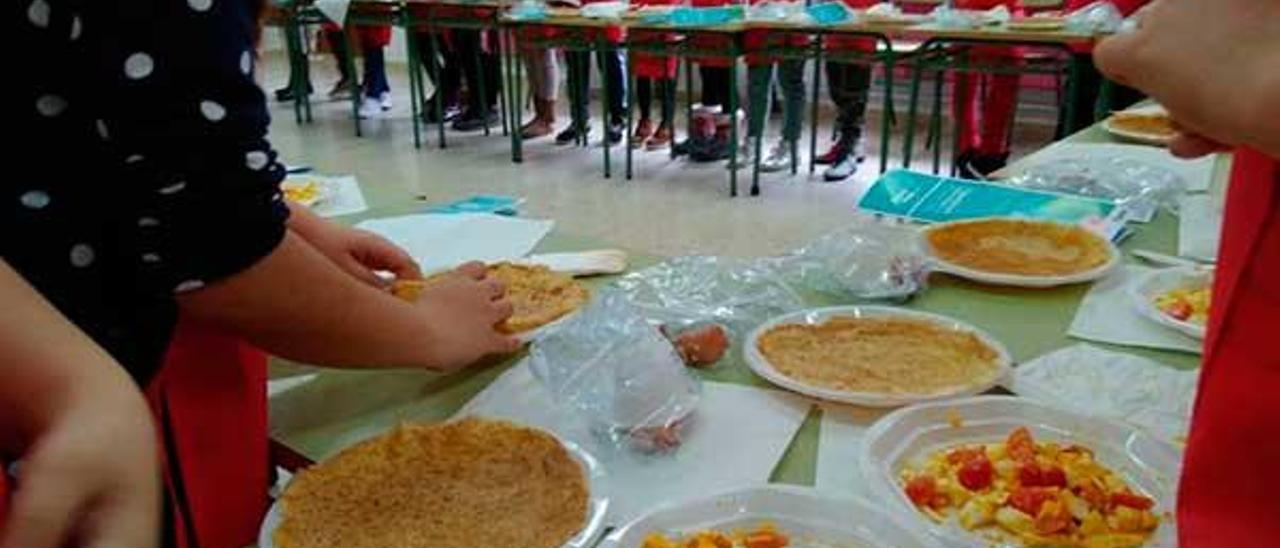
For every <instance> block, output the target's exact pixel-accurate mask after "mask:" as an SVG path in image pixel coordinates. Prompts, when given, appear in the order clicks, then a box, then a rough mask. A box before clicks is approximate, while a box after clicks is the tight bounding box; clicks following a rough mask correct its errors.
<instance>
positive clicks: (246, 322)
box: [178, 231, 436, 367]
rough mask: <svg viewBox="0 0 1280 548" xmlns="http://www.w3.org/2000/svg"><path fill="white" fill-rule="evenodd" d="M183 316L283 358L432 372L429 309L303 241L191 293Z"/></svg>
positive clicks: (292, 237)
mask: <svg viewBox="0 0 1280 548" xmlns="http://www.w3.org/2000/svg"><path fill="white" fill-rule="evenodd" d="M178 301H179V305H180V307H181V310H182V313H183V314H184V315H185V316H189V317H192V318H195V319H198V320H201V321H205V322H209V323H212V324H214V325H218V326H221V327H224V328H226V329H228V330H231V331H233V332H236V333H239V334H241V335H242V336H244V337H245V338H246V339H248V340H249V341H251V342H253V343H254V344H256V345H258V346H260V347H262V348H264V349H266V350H269V351H271V352H272V353H275V354H277V355H280V356H283V357H286V358H289V359H294V360H298V361H303V362H307V363H315V364H319V365H327V366H334V367H432V366H434V365H435V360H434V357H433V352H432V350H433V348H434V346H435V344H436V343H435V342H433V336H432V333H430V332H429V330H428V329H427V328H426V327H425V324H424V322H423V321H422V320H421V317H420V315H421V311H420V310H419V309H418V308H417V307H415V306H413V305H410V304H408V303H405V302H402V301H400V300H399V299H396V298H395V297H392V296H391V295H389V294H387V293H386V292H383V291H379V290H378V289H375V288H372V287H370V286H368V285H365V284H363V283H361V282H360V281H358V280H356V279H355V278H353V277H351V276H350V275H348V274H346V273H345V272H343V271H342V270H341V269H340V268H339V267H338V266H336V265H335V264H334V263H333V262H332V261H330V260H328V259H327V258H325V257H324V256H323V255H321V254H320V253H319V252H317V251H316V250H315V249H313V248H312V247H311V246H310V245H309V244H307V243H306V242H305V241H304V240H303V238H301V237H300V236H299V235H297V234H294V233H292V231H291V232H290V233H289V234H287V235H286V236H285V238H284V240H283V241H282V242H281V243H280V245H279V247H277V248H276V250H275V251H274V252H272V253H271V254H270V255H268V256H267V257H265V258H263V259H262V260H261V261H259V262H258V263H256V264H254V265H253V266H252V267H250V268H249V269H247V270H245V271H243V272H241V273H239V274H237V275H234V276H231V277H229V278H227V279H225V280H222V281H220V282H218V283H215V284H212V285H210V286H209V287H207V288H205V289H202V290H199V291H194V292H191V293H186V294H183V295H182V296H180V297H179V299H178Z"/></svg>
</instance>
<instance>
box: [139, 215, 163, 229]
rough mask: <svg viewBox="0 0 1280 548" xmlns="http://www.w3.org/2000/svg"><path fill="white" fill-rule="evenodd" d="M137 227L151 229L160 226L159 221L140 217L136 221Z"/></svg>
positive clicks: (153, 218)
mask: <svg viewBox="0 0 1280 548" xmlns="http://www.w3.org/2000/svg"><path fill="white" fill-rule="evenodd" d="M138 226H141V227H151V226H160V220H159V219H156V218H155V217H141V218H139V219H138Z"/></svg>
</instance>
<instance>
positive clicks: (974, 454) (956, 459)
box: [947, 447, 987, 464]
mask: <svg viewBox="0 0 1280 548" xmlns="http://www.w3.org/2000/svg"><path fill="white" fill-rule="evenodd" d="M985 458H987V451H986V449H983V448H981V447H958V448H956V449H952V450H951V452H949V453H947V463H948V464H964V463H966V462H969V461H971V460H973V459H985Z"/></svg>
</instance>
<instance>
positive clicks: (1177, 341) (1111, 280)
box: [1067, 265, 1201, 354]
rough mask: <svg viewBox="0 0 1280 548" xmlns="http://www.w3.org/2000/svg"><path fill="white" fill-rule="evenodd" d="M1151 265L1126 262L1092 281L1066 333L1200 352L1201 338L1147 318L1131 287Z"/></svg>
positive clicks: (1104, 340) (1101, 339)
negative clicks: (1109, 273)
mask: <svg viewBox="0 0 1280 548" xmlns="http://www.w3.org/2000/svg"><path fill="white" fill-rule="evenodd" d="M1151 270H1152V269H1150V268H1147V267H1142V266H1137V265H1125V266H1124V267H1122V268H1120V269H1118V270H1116V272H1115V273H1114V274H1112V275H1110V276H1108V277H1106V278H1103V279H1102V280H1099V281H1098V282H1097V283H1095V284H1094V285H1093V288H1092V289H1090V290H1089V293H1087V294H1086V295H1085V296H1084V300H1083V301H1081V302H1080V308H1079V309H1078V310H1076V317H1075V319H1073V320H1071V327H1070V328H1069V329H1068V330H1067V335H1070V336H1072V337H1075V338H1077V339H1084V340H1090V341H1097V342H1104V343H1111V344H1119V345H1125V346H1140V347H1144V348H1159V349H1163V350H1178V351H1181V352H1190V353H1193V354H1199V353H1200V352H1201V341H1198V340H1196V339H1194V338H1192V337H1189V336H1187V335H1183V334H1182V333H1179V332H1177V331H1174V330H1173V329H1170V328H1168V327H1165V326H1163V325H1160V324H1157V323H1155V322H1153V321H1151V320H1148V319H1147V318H1144V317H1143V316H1142V314H1140V313H1139V312H1138V310H1137V307H1136V306H1135V305H1134V302H1133V297H1132V296H1130V295H1129V287H1130V286H1131V285H1132V284H1134V283H1136V282H1137V281H1138V280H1139V279H1140V278H1141V277H1142V276H1143V275H1144V274H1146V273H1148V272H1151Z"/></svg>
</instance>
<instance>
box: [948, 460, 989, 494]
mask: <svg viewBox="0 0 1280 548" xmlns="http://www.w3.org/2000/svg"><path fill="white" fill-rule="evenodd" d="M994 476H995V468H993V467H992V466H991V460H989V459H987V457H986V456H981V457H977V458H974V459H971V460H969V461H968V462H965V463H964V466H961V467H960V471H959V472H957V473H956V477H957V479H959V480H960V485H963V486H964V488H965V489H968V490H970V491H981V490H983V489H986V488H987V487H990V486H991V480H992V478H993V477H994Z"/></svg>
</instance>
